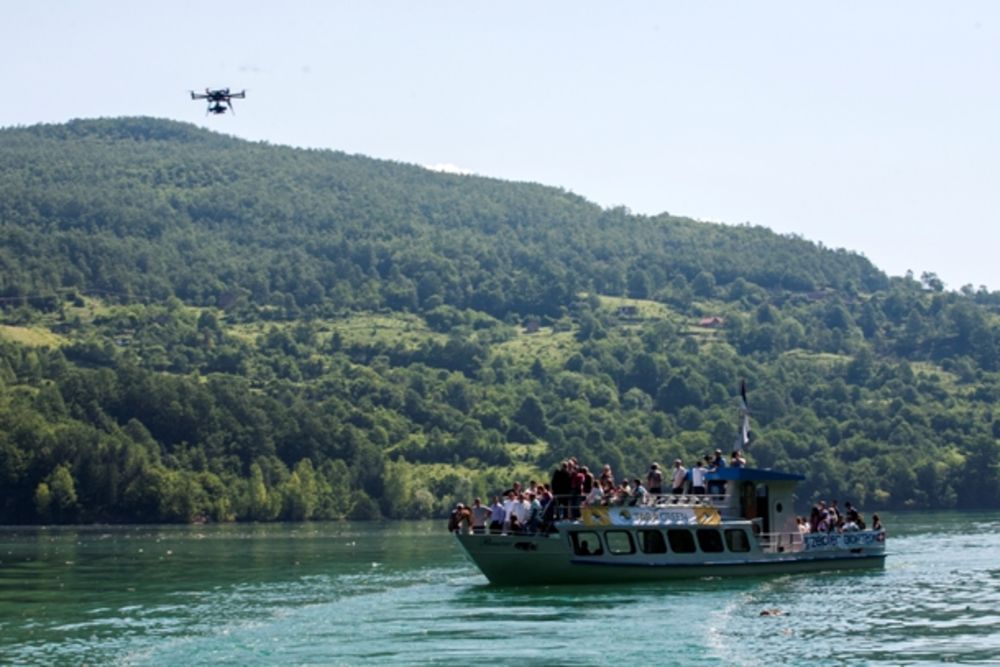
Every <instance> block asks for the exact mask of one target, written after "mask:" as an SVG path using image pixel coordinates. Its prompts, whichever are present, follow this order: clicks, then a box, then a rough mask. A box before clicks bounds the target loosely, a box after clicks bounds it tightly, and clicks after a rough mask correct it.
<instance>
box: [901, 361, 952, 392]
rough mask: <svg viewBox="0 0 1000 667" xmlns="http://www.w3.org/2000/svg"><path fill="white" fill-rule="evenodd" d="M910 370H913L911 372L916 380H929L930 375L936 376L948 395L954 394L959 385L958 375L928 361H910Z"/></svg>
mask: <svg viewBox="0 0 1000 667" xmlns="http://www.w3.org/2000/svg"><path fill="white" fill-rule="evenodd" d="M910 368H911V369H913V372H914V373H915V374H916V376H917V377H918V378H920V377H926V378H930V377H931V376H932V375H933V376H937V379H938V382H939V383H940V384H941V387H942V388H943V389H944V390H945V391H947V392H948V393H952V392H954V391H955V390H956V389H957V388H958V385H959V384H960V383H961V380H960V379H959V377H958V375H956V374H955V373H951V372H949V371H946V370H944V369H942V368H941V367H940V366H938V365H937V364H933V363H931V362H929V361H911V362H910Z"/></svg>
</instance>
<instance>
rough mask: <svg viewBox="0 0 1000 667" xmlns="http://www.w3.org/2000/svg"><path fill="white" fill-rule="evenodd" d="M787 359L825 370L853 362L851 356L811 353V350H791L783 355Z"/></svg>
mask: <svg viewBox="0 0 1000 667" xmlns="http://www.w3.org/2000/svg"><path fill="white" fill-rule="evenodd" d="M781 356H782V357H784V358H785V359H793V360H795V361H802V362H805V363H809V364H814V365H816V366H821V367H823V368H832V367H834V366H836V365H837V364H847V363H850V361H851V356H850V355H847V354H833V353H832V352H810V351H809V350H789V351H788V352H785V353H784V354H782V355H781Z"/></svg>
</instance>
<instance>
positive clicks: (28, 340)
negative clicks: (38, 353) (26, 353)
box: [0, 324, 66, 347]
mask: <svg viewBox="0 0 1000 667" xmlns="http://www.w3.org/2000/svg"><path fill="white" fill-rule="evenodd" d="M0 338H4V339H6V340H9V341H11V342H14V343H19V344H21V345H24V346H26V347H59V346H60V345H64V344H65V343H66V339H65V338H63V337H62V336H60V335H58V334H54V333H52V332H51V331H49V330H48V329H44V328H41V327H15V326H8V325H6V324H0Z"/></svg>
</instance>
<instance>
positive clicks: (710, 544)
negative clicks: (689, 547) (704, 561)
mask: <svg viewBox="0 0 1000 667" xmlns="http://www.w3.org/2000/svg"><path fill="white" fill-rule="evenodd" d="M698 546H699V547H701V550H702V551H704V552H705V553H719V552H720V551H725V549H724V548H723V546H722V534H721V533H720V532H719V531H717V530H716V529H715V528H699V529H698Z"/></svg>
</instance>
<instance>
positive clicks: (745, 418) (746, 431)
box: [737, 380, 750, 449]
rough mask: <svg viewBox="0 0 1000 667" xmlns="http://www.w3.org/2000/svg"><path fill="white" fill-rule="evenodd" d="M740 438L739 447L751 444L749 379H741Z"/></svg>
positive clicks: (746, 446)
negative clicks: (748, 399) (748, 397)
mask: <svg viewBox="0 0 1000 667" xmlns="http://www.w3.org/2000/svg"><path fill="white" fill-rule="evenodd" d="M740 416H741V418H742V419H741V423H740V440H739V442H738V443H737V449H746V448H748V447H749V446H750V406H749V404H748V403H747V381H746V380H740Z"/></svg>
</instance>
